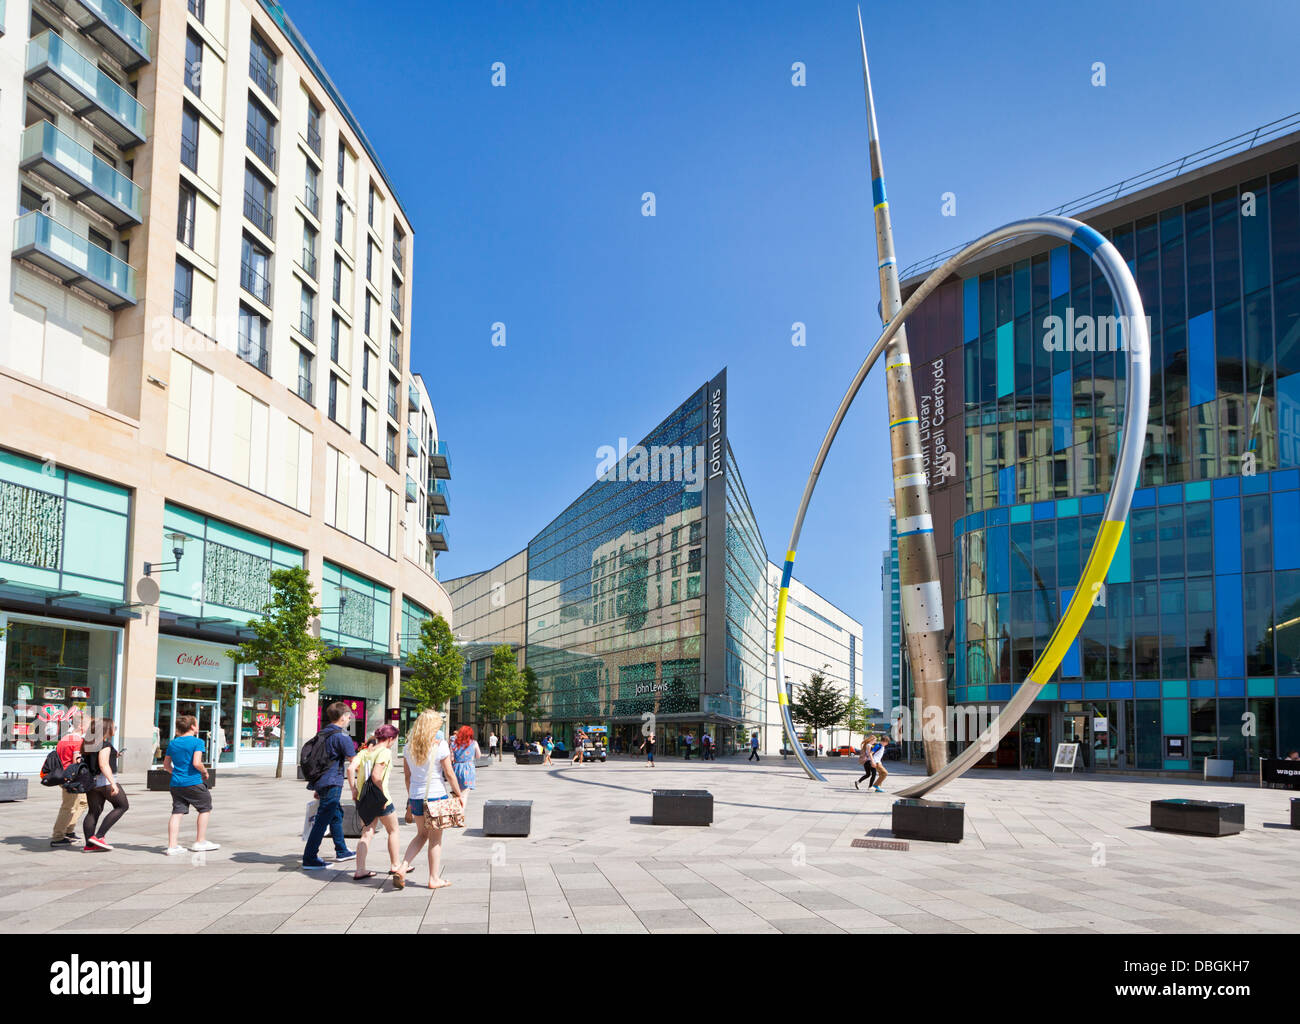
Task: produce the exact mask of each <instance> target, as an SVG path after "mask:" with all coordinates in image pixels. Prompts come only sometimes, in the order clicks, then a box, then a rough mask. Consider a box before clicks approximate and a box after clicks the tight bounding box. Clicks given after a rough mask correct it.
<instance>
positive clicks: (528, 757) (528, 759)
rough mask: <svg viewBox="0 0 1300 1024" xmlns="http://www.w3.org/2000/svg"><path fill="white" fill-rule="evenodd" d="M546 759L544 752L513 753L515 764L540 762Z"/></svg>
mask: <svg viewBox="0 0 1300 1024" xmlns="http://www.w3.org/2000/svg"><path fill="white" fill-rule="evenodd" d="M545 760H546V755H545V754H537V753H533V752H532V751H528V752H525V751H522V750H521V751H518V752H517V753H516V754H515V764H541V763H542V762H543V761H545Z"/></svg>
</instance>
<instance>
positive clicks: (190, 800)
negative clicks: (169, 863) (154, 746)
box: [163, 715, 221, 857]
mask: <svg viewBox="0 0 1300 1024" xmlns="http://www.w3.org/2000/svg"><path fill="white" fill-rule="evenodd" d="M205 748H206V744H205V743H204V742H203V741H202V740H201V739H199V720H198V719H197V718H195V717H194V716H193V715H179V716H177V718H176V737H175V738H174V739H173V740H172V741H171V742H170V743H168V744H167V753H166V755H164V757H163V768H164V769H165V770H166V771H169V772H171V781H170V782H169V783H168V784H167V786H168V790H169V792H170V793H171V797H172V813H171V817H169V818H168V819H167V848H166V849H165V850H164V851H163V852H164V853H165V854H167V855H168V856H169V857H175V856H177V855H178V854H182V853H184V852H185V847H183V846H181V818H182V816H184V815H186V814H189V813H190V808H191V807H193V808H194V810H195V811H196V812H197V813H198V816H199V818H198V823H197V825H196V826H195V831H194V845H193V846H191V847H190V849H191V850H193V851H194V852H195V853H208V852H210V851H212V850H219V849H221V847H220V846H218V845H217V844H216V843H210V842H208V839H207V835H208V818H209V817H210V816H211V814H212V791H211V790H210V789H208V786H207V781H208V770H207V768H205V767H204V766H203V754H204V751H205Z"/></svg>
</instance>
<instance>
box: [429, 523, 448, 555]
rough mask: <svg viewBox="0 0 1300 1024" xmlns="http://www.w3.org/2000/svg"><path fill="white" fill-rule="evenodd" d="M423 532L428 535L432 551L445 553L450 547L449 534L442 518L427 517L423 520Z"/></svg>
mask: <svg viewBox="0 0 1300 1024" xmlns="http://www.w3.org/2000/svg"><path fill="white" fill-rule="evenodd" d="M424 532H425V533H427V534H428V535H429V546H430V547H432V548H433V550H434V551H446V550H447V549H448V548H449V547H450V546H451V534H450V532H448V530H447V520H446V519H444V518H443V517H442V516H429V518H428V519H426V520H425V525H424Z"/></svg>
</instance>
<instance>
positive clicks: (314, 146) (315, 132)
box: [307, 122, 321, 156]
mask: <svg viewBox="0 0 1300 1024" xmlns="http://www.w3.org/2000/svg"><path fill="white" fill-rule="evenodd" d="M307 145H308V146H310V147H311V151H312V152H313V153H315V154H316V155H317V156H320V155H321V143H320V131H319V129H317V128H315V127H313V126H312V125H311V123H310V122H308V124H307Z"/></svg>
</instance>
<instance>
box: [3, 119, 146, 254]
mask: <svg viewBox="0 0 1300 1024" xmlns="http://www.w3.org/2000/svg"><path fill="white" fill-rule="evenodd" d="M18 166H19V167H20V168H21V169H22V170H24V171H26V170H34V171H36V172H37V173H39V174H40V175H41V176H42V177H45V178H49V179H50V180H52V181H53V182H54V183H55V184H56V185H58V186H59V187H60V188H62V189H63V190H64V191H65V192H67V193H68V194H69V195H70V196H72V197H73V198H75V199H79V200H80V201H81V202H83V203H85V204H86V205H87V206H89V207H90V208H91V209H93V210H94V211H95V212H97V213H99V214H102V215H103V216H105V217H107V218H108V219H109V220H111V221H112V222H113V224H114V225H115V226H116V227H118V228H123V227H126V226H127V225H128V224H139V223H141V221H142V219H143V209H144V203H143V193H142V192H141V191H140V188H139V187H138V186H137V185H136V184H135V183H134V182H133V181H132V180H131V179H130V178H128V177H127V176H126V175H124V174H122V173H121V172H120V171H118V170H117V168H116V167H114V166H113V165H112V164H109V163H107V162H105V161H104V160H101V159H100V158H99V157H98V156H96V155H95V154H94V153H93V152H92V151H91V150H89V149H87V148H86V147H85V146H82V145H80V144H79V143H77V142H76V141H75V140H73V139H72V138H71V137H69V136H67V135H64V134H63V132H61V131H59V130H58V129H57V128H56V127H54V125H52V124H50V122H49V121H39V122H37V123H36V124H34V125H32V126H31V127H30V128H28V129H27V130H26V131H25V132H23V139H22V148H21V150H20V156H19V165H18Z"/></svg>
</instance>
